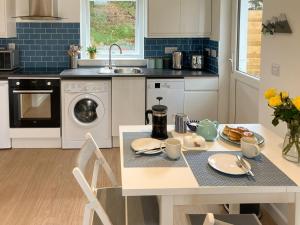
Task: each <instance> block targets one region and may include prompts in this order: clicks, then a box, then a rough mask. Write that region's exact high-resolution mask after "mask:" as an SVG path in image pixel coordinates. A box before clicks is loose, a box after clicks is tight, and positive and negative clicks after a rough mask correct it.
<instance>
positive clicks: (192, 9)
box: [147, 0, 212, 37]
mask: <svg viewBox="0 0 300 225" xmlns="http://www.w3.org/2000/svg"><path fill="white" fill-rule="evenodd" d="M211 16H212V3H211V0H148V35H147V36H148V37H206V36H209V35H210V34H211V30H212V27H211V26H212V23H211V20H212V19H211Z"/></svg>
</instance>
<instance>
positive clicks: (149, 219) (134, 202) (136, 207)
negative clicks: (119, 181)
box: [92, 187, 159, 225]
mask: <svg viewBox="0 0 300 225" xmlns="http://www.w3.org/2000/svg"><path fill="white" fill-rule="evenodd" d="M97 198H98V200H99V202H100V203H101V205H102V206H103V208H104V210H105V211H106V213H107V215H108V216H109V218H110V219H111V222H112V224H113V225H125V224H126V211H125V210H126V198H125V197H123V196H122V188H121V187H117V188H103V189H98V190H97ZM127 212H128V225H158V224H159V209H158V203H157V199H156V197H155V196H145V197H144V196H143V197H127ZM92 224H93V225H103V224H102V222H101V220H100V219H99V217H98V215H97V214H96V213H94V216H93V223H92Z"/></svg>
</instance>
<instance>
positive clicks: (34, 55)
mask: <svg viewBox="0 0 300 225" xmlns="http://www.w3.org/2000/svg"><path fill="white" fill-rule="evenodd" d="M8 43H16V46H17V49H18V50H19V51H20V62H21V67H22V68H23V70H24V71H25V72H60V71H61V70H63V69H66V68H68V67H69V56H68V55H67V50H68V49H69V46H70V45H71V44H80V23H30V22H24V23H17V37H16V38H9V39H1V38H0V47H4V46H7V44H8ZM165 47H177V48H178V50H180V51H185V52H186V53H187V54H205V49H206V48H210V49H214V50H216V51H217V52H218V49H219V43H218V42H217V41H212V40H210V39H209V38H145V39H144V55H145V58H152V57H163V56H164V55H165ZM205 69H206V70H208V71H210V72H213V73H218V57H211V56H206V57H205Z"/></svg>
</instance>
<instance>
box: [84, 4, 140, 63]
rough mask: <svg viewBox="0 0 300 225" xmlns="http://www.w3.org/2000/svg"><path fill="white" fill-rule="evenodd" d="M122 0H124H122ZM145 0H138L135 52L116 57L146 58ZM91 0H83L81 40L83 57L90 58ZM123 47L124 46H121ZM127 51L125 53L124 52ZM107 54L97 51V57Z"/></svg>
mask: <svg viewBox="0 0 300 225" xmlns="http://www.w3.org/2000/svg"><path fill="white" fill-rule="evenodd" d="M121 1H122V0H121ZM144 1H145V0H136V9H137V11H136V18H137V19H136V25H135V26H136V27H135V28H136V29H135V49H136V51H135V53H133V54H126V52H123V54H122V55H116V56H115V57H114V59H144V30H145V28H144V25H145V21H144V18H145V16H144V6H145V2H144ZM89 2H90V0H81V7H80V8H81V14H80V40H81V41H80V42H81V46H82V53H81V57H82V59H88V53H87V51H86V49H87V47H88V46H90V33H91V32H90V31H91V30H90V7H89ZM121 47H122V46H121ZM124 53H125V54H124ZM107 58H108V53H107V54H101V53H97V59H107Z"/></svg>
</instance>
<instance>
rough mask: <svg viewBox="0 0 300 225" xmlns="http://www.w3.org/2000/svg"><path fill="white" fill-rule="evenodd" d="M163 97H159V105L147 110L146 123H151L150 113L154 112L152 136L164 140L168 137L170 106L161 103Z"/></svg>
mask: <svg viewBox="0 0 300 225" xmlns="http://www.w3.org/2000/svg"><path fill="white" fill-rule="evenodd" d="M162 99H163V98H162V97H157V100H158V105H154V106H152V110H147V111H146V124H149V122H150V120H149V114H152V134H151V137H152V138H156V139H160V140H164V139H167V138H168V131H167V112H168V107H167V106H165V105H161V104H160V101H161V100H162Z"/></svg>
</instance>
